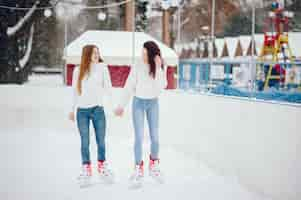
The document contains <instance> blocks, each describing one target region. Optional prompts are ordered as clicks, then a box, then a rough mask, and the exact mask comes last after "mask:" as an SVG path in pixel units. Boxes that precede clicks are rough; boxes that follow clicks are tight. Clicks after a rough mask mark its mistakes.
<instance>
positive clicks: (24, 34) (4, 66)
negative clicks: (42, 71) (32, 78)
mask: <svg viewBox="0 0 301 200" xmlns="http://www.w3.org/2000/svg"><path fill="white" fill-rule="evenodd" d="M49 2H50V1H49V0H45V1H41V3H39V2H38V1H36V0H10V1H5V0H0V5H2V6H9V7H26V8H31V9H29V10H14V9H6V8H1V9H0V19H1V21H0V36H1V38H0V41H1V43H0V49H1V51H0V83H23V82H24V81H26V80H27V79H28V75H29V73H30V67H29V65H28V61H29V60H30V59H31V58H32V57H31V56H30V55H31V49H32V41H33V40H34V37H33V36H34V31H35V24H34V23H35V22H36V20H38V19H39V15H38V12H37V9H36V7H40V6H45V5H50V3H49Z"/></svg>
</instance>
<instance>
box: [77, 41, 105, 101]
mask: <svg viewBox="0 0 301 200" xmlns="http://www.w3.org/2000/svg"><path fill="white" fill-rule="evenodd" d="M93 49H97V51H98V55H99V49H98V47H97V46H96V45H91V44H89V45H86V46H84V48H83V51H82V57H81V64H80V68H79V76H78V82H77V91H78V93H79V95H81V93H82V80H83V79H84V77H85V75H86V74H88V73H90V70H91V57H92V54H93ZM99 62H103V60H102V58H101V57H100V55H99Z"/></svg>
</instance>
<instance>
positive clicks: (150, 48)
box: [143, 41, 163, 78]
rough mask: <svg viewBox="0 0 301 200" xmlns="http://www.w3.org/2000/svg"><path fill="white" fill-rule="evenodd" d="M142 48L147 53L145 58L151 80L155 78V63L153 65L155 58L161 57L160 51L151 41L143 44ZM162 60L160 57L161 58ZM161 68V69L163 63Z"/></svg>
mask: <svg viewBox="0 0 301 200" xmlns="http://www.w3.org/2000/svg"><path fill="white" fill-rule="evenodd" d="M143 47H144V48H145V49H146V51H147V57H148V64H149V75H150V76H152V77H153V78H155V77H156V69H157V67H156V63H155V58H156V56H160V57H161V51H160V49H159V47H158V45H157V44H156V43H155V42H153V41H147V42H145V43H144V44H143ZM161 59H162V57H161ZM161 68H162V69H163V62H162V66H161Z"/></svg>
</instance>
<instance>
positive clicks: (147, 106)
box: [132, 97, 159, 165]
mask: <svg viewBox="0 0 301 200" xmlns="http://www.w3.org/2000/svg"><path fill="white" fill-rule="evenodd" d="M132 114H133V123H134V130H135V144H134V152H135V163H136V164H137V165H138V164H140V162H141V161H142V145H143V136H144V118H145V114H146V118H147V121H148V126H149V133H150V139H151V158H152V159H158V154H159V134H158V131H159V103H158V99H157V98H155V99H141V98H138V97H134V99H133V112H132Z"/></svg>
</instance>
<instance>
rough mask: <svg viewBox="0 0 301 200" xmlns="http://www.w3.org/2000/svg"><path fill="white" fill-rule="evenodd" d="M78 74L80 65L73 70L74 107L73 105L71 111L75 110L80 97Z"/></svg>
mask: <svg viewBox="0 0 301 200" xmlns="http://www.w3.org/2000/svg"><path fill="white" fill-rule="evenodd" d="M78 74H79V70H78V67H76V68H74V70H73V75H72V107H71V112H74V111H75V109H76V106H77V99H78V94H77V81H78Z"/></svg>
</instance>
